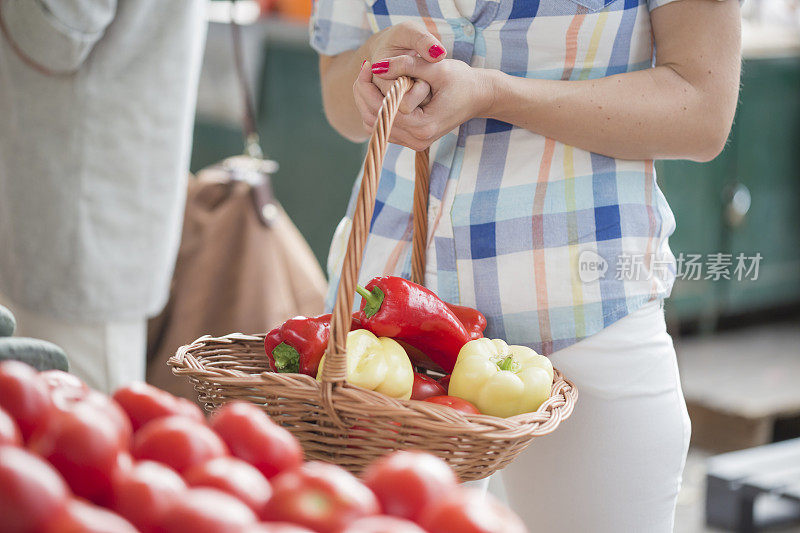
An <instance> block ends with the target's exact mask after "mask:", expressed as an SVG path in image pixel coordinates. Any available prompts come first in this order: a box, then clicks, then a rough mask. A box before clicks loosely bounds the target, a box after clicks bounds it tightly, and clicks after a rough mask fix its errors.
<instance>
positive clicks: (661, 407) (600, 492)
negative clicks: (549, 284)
mask: <svg viewBox="0 0 800 533" xmlns="http://www.w3.org/2000/svg"><path fill="white" fill-rule="evenodd" d="M550 359H551V360H552V362H553V365H554V366H555V367H557V368H558V369H559V370H561V371H562V372H563V373H564V374H565V375H566V376H567V377H568V378H569V379H571V380H572V381H573V382H574V383H575V385H576V386H577V387H578V391H579V398H578V403H577V404H576V406H575V411H574V412H573V414H572V416H571V417H570V418H569V419H568V420H566V421H565V422H563V423H562V424H561V425H560V426H559V427H558V428H557V429H556V430H555V432H554V433H552V434H550V435H547V436H545V437H541V438H538V439H535V440H534V441H533V443H532V444H531V446H530V447H529V448H528V449H527V450H525V451H524V452H523V453H522V454H521V455H520V457H519V458H517V460H516V461H514V462H513V463H512V464H511V465H509V466H508V467H507V468H505V469H504V470H503V471H502V472H501V473H500V475H501V476H502V479H503V484H504V488H505V493H506V497H507V499H508V503H509V504H510V505H511V507H512V508H513V509H514V510H515V511H516V512H517V513H518V514H519V515H520V516H521V517H522V518H523V520H524V521H525V523H526V525H527V526H528V528H529V529H530V530H531V531H532V532H547V533H549V532H559V533H612V532H613V533H662V532H669V531H672V527H673V520H674V512H675V502H676V499H677V496H678V490H679V488H680V484H681V475H682V472H683V467H684V464H685V461H686V453H687V451H688V448H689V435H690V433H691V426H690V423H689V417H688V414H687V412H686V404H685V402H684V399H683V392H682V391H681V386H680V380H679V377H678V367H677V363H676V360H675V350H674V348H673V346H672V339H671V338H670V336H669V334H668V333H667V330H666V326H665V323H664V312H663V309H662V305H661V302H651V303H649V304H647V305H646V306H644V307H643V308H641V309H639V310H638V311H636V312H634V313H633V314H631V315H629V316H627V317H625V318H623V319H621V320H619V321H618V322H616V323H614V324H612V325H611V326H609V327H607V328H606V329H604V330H603V331H601V332H600V333H597V334H596V335H593V336H591V337H589V338H587V339H585V340H583V341H581V342H579V343H577V344H574V345H573V346H570V347H568V348H565V349H564V350H560V351H558V352H556V353H554V354H552V355H551V357H550Z"/></svg>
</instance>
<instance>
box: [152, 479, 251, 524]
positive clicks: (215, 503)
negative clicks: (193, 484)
mask: <svg viewBox="0 0 800 533" xmlns="http://www.w3.org/2000/svg"><path fill="white" fill-rule="evenodd" d="M255 522H256V516H255V515H254V514H253V511H251V510H250V508H249V507H248V506H247V505H245V504H244V503H242V502H240V501H239V500H237V499H236V498H234V497H233V496H231V495H230V494H226V493H224V492H222V491H219V490H216V489H206V488H198V489H189V490H187V491H186V492H184V493H183V494H182V495H180V496H179V497H178V498H176V499H175V500H174V501H173V504H172V505H171V506H170V510H169V512H168V513H167V514H166V516H165V517H164V519H163V520H162V521H161V529H160V530H159V531H163V532H164V533H229V532H230V533H239V532H240V531H242V529H244V528H245V527H246V526H248V525H250V524H254V523H255Z"/></svg>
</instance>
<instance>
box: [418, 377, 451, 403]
mask: <svg viewBox="0 0 800 533" xmlns="http://www.w3.org/2000/svg"><path fill="white" fill-rule="evenodd" d="M445 394H447V391H446V390H444V387H442V386H441V385H440V384H439V382H438V381H436V380H435V379H433V378H432V377H430V376H426V375H425V374H420V373H419V372H414V386H413V388H412V389H411V399H412V400H424V399H425V398H430V397H431V396H443V395H445Z"/></svg>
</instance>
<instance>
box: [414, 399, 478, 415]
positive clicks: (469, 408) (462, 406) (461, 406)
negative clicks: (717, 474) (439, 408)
mask: <svg viewBox="0 0 800 533" xmlns="http://www.w3.org/2000/svg"><path fill="white" fill-rule="evenodd" d="M424 401H426V402H430V403H438V404H439V405H446V406H447V407H452V408H453V409H455V410H456V411H461V412H462V413H466V414H468V415H479V414H481V412H480V411H478V408H477V407H475V406H474V405H472V404H471V403H469V402H468V401H467V400H462V399H461V398H456V397H455V396H432V397H430V398H425V400H424Z"/></svg>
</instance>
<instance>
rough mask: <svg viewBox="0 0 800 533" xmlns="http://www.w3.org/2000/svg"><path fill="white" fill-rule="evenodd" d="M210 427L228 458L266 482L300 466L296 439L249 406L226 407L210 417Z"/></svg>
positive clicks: (246, 404) (301, 451) (264, 414)
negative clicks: (253, 469) (247, 465)
mask: <svg viewBox="0 0 800 533" xmlns="http://www.w3.org/2000/svg"><path fill="white" fill-rule="evenodd" d="M210 423H211V427H212V428H214V431H216V432H217V434H218V435H219V436H220V437H222V439H223V440H224V441H225V442H226V443H227V444H228V447H229V448H230V450H231V454H232V455H234V456H235V457H238V458H239V459H242V460H243V461H246V462H248V463H250V464H251V465H253V466H255V467H256V468H258V469H259V470H261V473H262V474H264V475H265V476H266V477H267V479H271V478H272V477H273V476H275V475H276V474H279V473H280V472H283V471H285V470H288V469H290V468H293V467H296V466H298V465H299V464H301V463H302V462H303V449H302V448H301V447H300V443H299V442H298V441H297V439H295V438H294V436H293V435H292V434H291V433H289V432H288V431H287V430H286V429H284V428H282V427H280V426H279V425H277V424H275V423H274V422H273V421H272V420H270V418H269V417H268V416H267V414H266V413H265V412H264V411H262V410H261V409H259V408H258V407H256V406H255V405H253V404H251V403H245V402H232V403H229V404H226V405H224V406H222V407H221V408H220V409H219V410H218V411H217V412H216V413H214V414H213V415H212V416H211V421H210Z"/></svg>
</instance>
